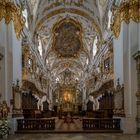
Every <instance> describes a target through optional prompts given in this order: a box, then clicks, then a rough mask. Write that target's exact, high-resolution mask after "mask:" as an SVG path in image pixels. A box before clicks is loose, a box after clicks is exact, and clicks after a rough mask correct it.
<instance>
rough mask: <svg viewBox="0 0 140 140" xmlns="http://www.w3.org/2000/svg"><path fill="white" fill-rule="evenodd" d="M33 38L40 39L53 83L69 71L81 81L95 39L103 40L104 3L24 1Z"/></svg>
mask: <svg viewBox="0 0 140 140" xmlns="http://www.w3.org/2000/svg"><path fill="white" fill-rule="evenodd" d="M27 2H28V5H29V7H30V12H31V14H32V16H33V20H32V28H33V37H34V38H36V37H38V36H39V37H40V39H41V42H42V46H43V53H44V60H45V62H46V67H47V68H48V70H49V71H50V72H51V74H52V75H53V77H54V79H58V78H59V79H61V77H62V76H61V75H63V73H65V72H66V71H70V72H71V74H72V75H73V77H75V80H77V79H81V78H82V76H83V74H84V73H85V72H86V71H87V69H88V67H89V66H90V65H91V64H92V59H93V54H92V52H93V44H94V39H95V37H97V38H98V41H101V40H102V39H103V33H104V28H103V27H104V26H103V19H104V17H105V14H106V13H107V12H106V11H108V10H109V9H107V6H108V4H109V1H108V0H27Z"/></svg>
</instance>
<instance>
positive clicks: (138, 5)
mask: <svg viewBox="0 0 140 140" xmlns="http://www.w3.org/2000/svg"><path fill="white" fill-rule="evenodd" d="M112 12H113V23H112V25H111V30H112V31H113V34H114V36H115V37H116V38H118V37H119V35H120V30H121V23H122V21H125V23H127V24H129V22H130V19H131V20H133V21H134V22H137V23H138V22H140V1H139V0H130V1H128V2H124V3H122V4H121V5H120V7H117V8H116V7H115V8H114V9H113V11H112Z"/></svg>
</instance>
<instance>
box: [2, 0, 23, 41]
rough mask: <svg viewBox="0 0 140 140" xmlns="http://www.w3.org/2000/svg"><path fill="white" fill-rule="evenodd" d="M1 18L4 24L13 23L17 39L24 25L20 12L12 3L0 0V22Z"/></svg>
mask: <svg viewBox="0 0 140 140" xmlns="http://www.w3.org/2000/svg"><path fill="white" fill-rule="evenodd" d="M3 18H4V19H5V23H6V24H9V23H10V21H11V20H12V21H13V23H14V29H15V33H16V37H17V38H19V37H20V35H21V31H22V29H23V27H24V23H25V21H24V18H23V17H22V13H21V10H20V9H19V8H18V7H17V6H16V5H15V4H14V3H12V2H6V1H3V0H0V21H1V20H2V19H3Z"/></svg>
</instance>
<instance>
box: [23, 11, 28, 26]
mask: <svg viewBox="0 0 140 140" xmlns="http://www.w3.org/2000/svg"><path fill="white" fill-rule="evenodd" d="M22 14H23V16H24V17H25V20H26V22H25V26H26V27H27V28H28V12H27V9H24V11H22Z"/></svg>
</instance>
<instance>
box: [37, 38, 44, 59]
mask: <svg viewBox="0 0 140 140" xmlns="http://www.w3.org/2000/svg"><path fill="white" fill-rule="evenodd" d="M38 43H39V45H38V51H39V54H40V55H41V56H42V51H43V50H42V42H41V39H40V38H39V39H38Z"/></svg>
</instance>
